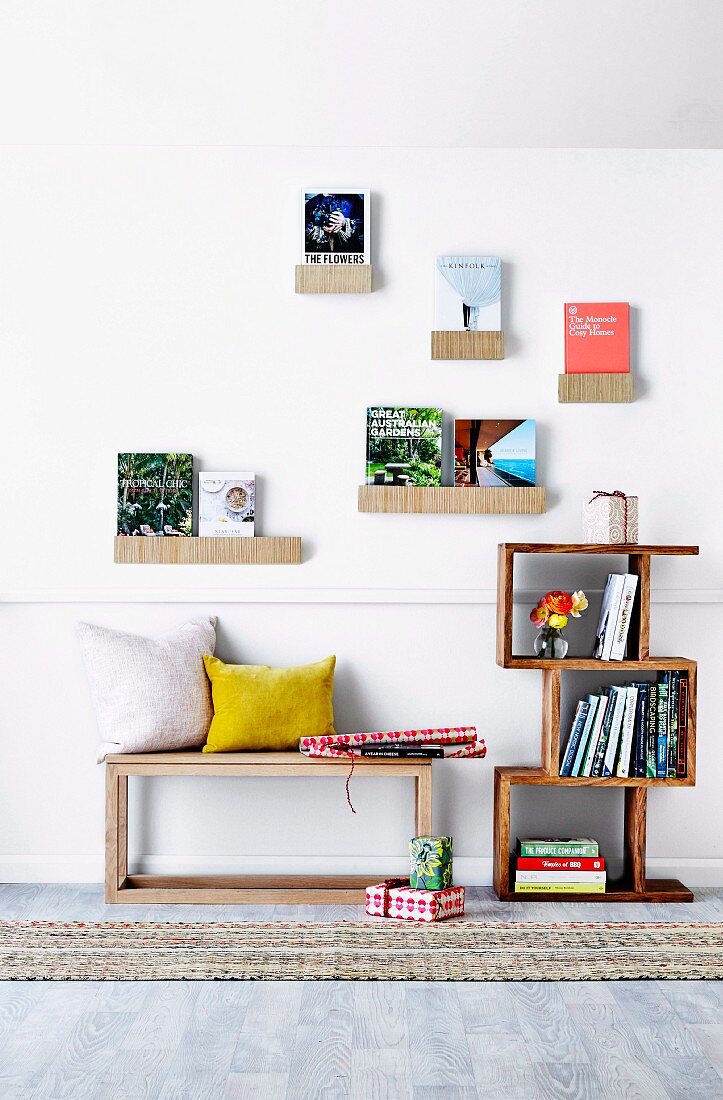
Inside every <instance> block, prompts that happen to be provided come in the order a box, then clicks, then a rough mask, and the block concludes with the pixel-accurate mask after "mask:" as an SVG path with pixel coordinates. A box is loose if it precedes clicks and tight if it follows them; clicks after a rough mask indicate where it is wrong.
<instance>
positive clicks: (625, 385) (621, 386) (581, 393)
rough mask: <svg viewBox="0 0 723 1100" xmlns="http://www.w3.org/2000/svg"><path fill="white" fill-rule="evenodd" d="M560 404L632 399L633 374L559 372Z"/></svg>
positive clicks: (625, 401) (627, 400)
mask: <svg viewBox="0 0 723 1100" xmlns="http://www.w3.org/2000/svg"><path fill="white" fill-rule="evenodd" d="M557 400H558V402H559V403H560V404H562V405H566V404H576V405H577V404H613V403H616V404H621V403H627V402H629V401H632V400H633V376H632V374H630V373H629V372H628V373H627V374H623V373H620V374H559V375H558V376H557Z"/></svg>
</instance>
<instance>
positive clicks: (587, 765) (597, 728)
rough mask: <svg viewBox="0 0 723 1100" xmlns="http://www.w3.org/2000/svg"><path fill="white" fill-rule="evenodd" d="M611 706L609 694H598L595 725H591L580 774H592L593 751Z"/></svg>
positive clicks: (595, 748)
mask: <svg viewBox="0 0 723 1100" xmlns="http://www.w3.org/2000/svg"><path fill="white" fill-rule="evenodd" d="M611 707H612V700H611V699H610V696H609V695H607V694H606V693H603V694H602V695H601V696H600V702H599V703H598V708H597V715H596V717H595V725H594V727H593V730H592V733H591V734H590V740H589V741H588V743H587V748H586V749H585V759H584V760H583V762H582V770H581V771H580V775H591V774H592V762H593V760H594V759H595V752H596V750H597V746H598V741H599V740H600V737H601V734H602V729H603V726H604V724H605V719H606V718H607V714H608V711H609V710H610V708H611Z"/></svg>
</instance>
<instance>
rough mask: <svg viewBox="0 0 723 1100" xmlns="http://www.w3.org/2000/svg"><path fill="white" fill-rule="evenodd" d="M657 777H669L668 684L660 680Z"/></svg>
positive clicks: (656, 751) (656, 744) (656, 752)
mask: <svg viewBox="0 0 723 1100" xmlns="http://www.w3.org/2000/svg"><path fill="white" fill-rule="evenodd" d="M655 778H656V779H667V778H668V684H667V683H665V682H663V681H662V680H659V681H658V727H657V737H656V742H655Z"/></svg>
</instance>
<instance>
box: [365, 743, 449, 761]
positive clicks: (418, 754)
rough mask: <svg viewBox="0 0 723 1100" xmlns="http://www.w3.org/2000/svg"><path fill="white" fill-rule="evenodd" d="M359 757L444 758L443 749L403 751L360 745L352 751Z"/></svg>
mask: <svg viewBox="0 0 723 1100" xmlns="http://www.w3.org/2000/svg"><path fill="white" fill-rule="evenodd" d="M352 751H353V752H354V753H355V754H357V755H359V756H388V757H392V758H395V757H396V758H397V759H405V760H406V759H408V758H409V757H415V758H420V759H422V760H439V759H441V758H442V757H443V756H444V749H443V748H442V747H441V745H440V746H439V747H431V748H428V749H403V748H396V747H391V748H388V749H384V748H371V747H369V748H366V747H365V746H363V745H362V747H361V748H359V749H353V750H352Z"/></svg>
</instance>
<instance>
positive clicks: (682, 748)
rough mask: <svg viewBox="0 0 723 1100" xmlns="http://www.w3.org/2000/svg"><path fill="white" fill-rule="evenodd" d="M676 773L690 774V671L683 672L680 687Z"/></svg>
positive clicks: (683, 777)
mask: <svg viewBox="0 0 723 1100" xmlns="http://www.w3.org/2000/svg"><path fill="white" fill-rule="evenodd" d="M675 774H676V776H677V777H678V779H685V777H686V776H687V774H688V673H687V672H681V674H680V685H679V687H678V758H677V761H676V767H675Z"/></svg>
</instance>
